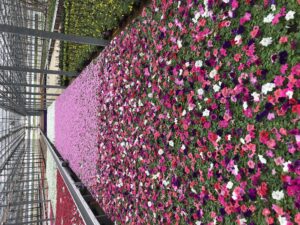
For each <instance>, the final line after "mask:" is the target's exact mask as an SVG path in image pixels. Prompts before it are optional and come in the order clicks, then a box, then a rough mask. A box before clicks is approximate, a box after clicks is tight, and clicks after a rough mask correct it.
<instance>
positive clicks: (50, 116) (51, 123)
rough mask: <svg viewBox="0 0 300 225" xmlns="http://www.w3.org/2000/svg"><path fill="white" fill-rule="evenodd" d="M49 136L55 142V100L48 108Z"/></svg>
mask: <svg viewBox="0 0 300 225" xmlns="http://www.w3.org/2000/svg"><path fill="white" fill-rule="evenodd" d="M47 136H48V138H49V140H50V141H51V142H52V143H53V144H54V142H55V101H54V102H53V103H52V104H51V105H50V106H49V107H48V108H47Z"/></svg>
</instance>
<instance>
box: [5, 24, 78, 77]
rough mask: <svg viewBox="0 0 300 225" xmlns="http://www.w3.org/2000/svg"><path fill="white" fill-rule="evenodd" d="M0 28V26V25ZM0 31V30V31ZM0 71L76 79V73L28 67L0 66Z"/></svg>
mask: <svg viewBox="0 0 300 225" xmlns="http://www.w3.org/2000/svg"><path fill="white" fill-rule="evenodd" d="M0 28H1V25H0ZM0 31H1V30H0ZM0 70H9V71H19V72H28V73H42V74H53V75H55V74H56V75H64V76H68V77H76V76H77V72H68V71H61V70H44V69H37V68H30V67H19V66H3V65H1V66H0Z"/></svg>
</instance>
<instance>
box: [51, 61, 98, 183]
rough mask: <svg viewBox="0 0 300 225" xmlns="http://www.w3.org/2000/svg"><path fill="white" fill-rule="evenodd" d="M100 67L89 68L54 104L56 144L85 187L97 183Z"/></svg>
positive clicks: (92, 66)
mask: <svg viewBox="0 0 300 225" xmlns="http://www.w3.org/2000/svg"><path fill="white" fill-rule="evenodd" d="M98 67H99V65H90V66H89V67H88V68H86V69H85V70H84V71H83V72H82V74H81V75H80V76H79V77H78V78H77V79H76V80H75V81H74V82H73V83H72V84H71V85H70V86H69V88H67V89H66V90H65V91H64V93H63V94H62V95H60V96H59V98H58V99H57V100H56V103H55V108H56V110H55V145H56V148H57V149H58V150H59V152H60V154H61V155H62V157H63V158H64V159H66V160H68V161H69V163H70V167H71V168H72V170H73V171H74V172H75V173H76V174H77V175H78V176H79V177H80V179H81V180H82V181H83V182H84V183H85V184H86V185H87V186H93V185H94V184H95V180H96V174H97V171H96V164H97V158H98V154H97V133H98V126H97V106H98V101H97V97H96V95H97V88H99V79H98V76H97V75H98V73H97V71H98Z"/></svg>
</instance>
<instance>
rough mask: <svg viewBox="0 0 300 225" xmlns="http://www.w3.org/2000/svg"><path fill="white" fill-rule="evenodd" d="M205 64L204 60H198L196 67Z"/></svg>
mask: <svg viewBox="0 0 300 225" xmlns="http://www.w3.org/2000/svg"><path fill="white" fill-rule="evenodd" d="M202 65H203V62H202V60H197V61H196V63H195V67H197V68H199V67H201V66H202Z"/></svg>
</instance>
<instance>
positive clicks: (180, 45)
mask: <svg viewBox="0 0 300 225" xmlns="http://www.w3.org/2000/svg"><path fill="white" fill-rule="evenodd" d="M177 46H178V48H179V49H180V48H182V41H181V40H177Z"/></svg>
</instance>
